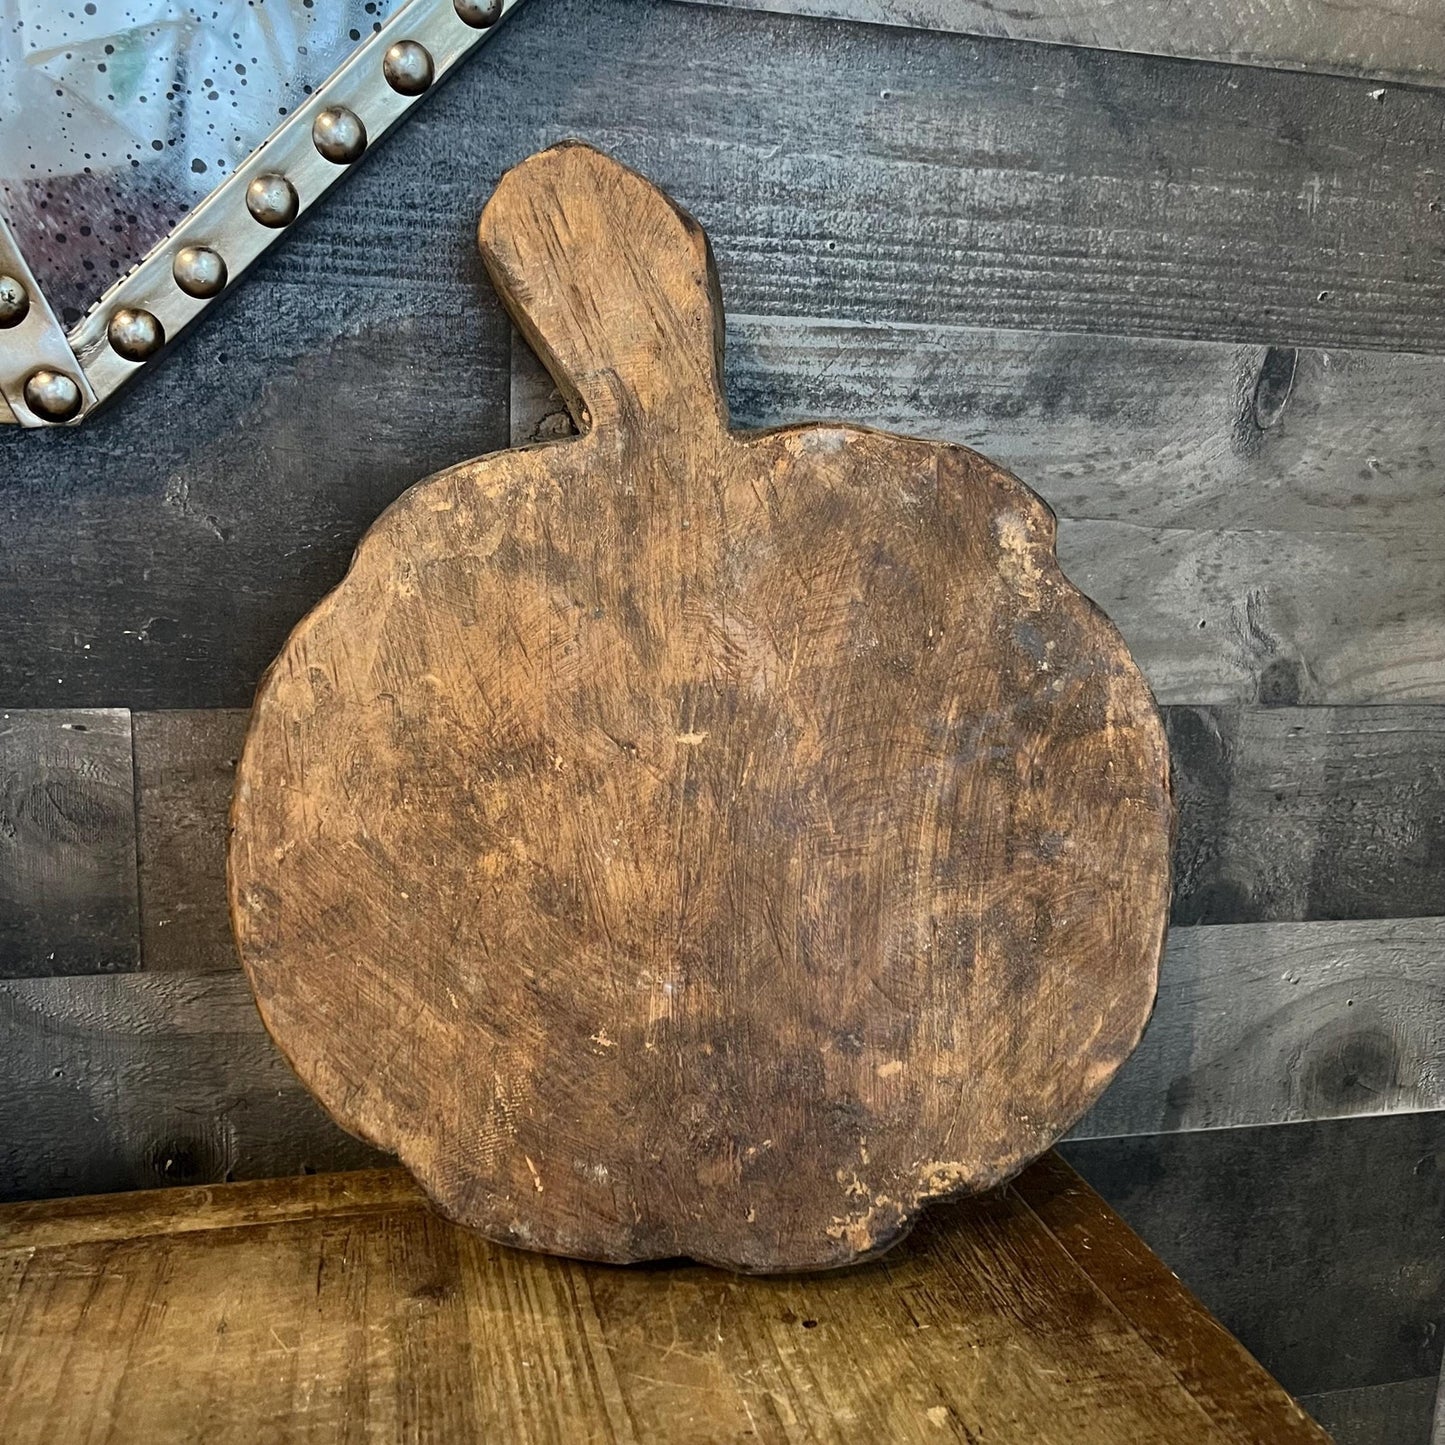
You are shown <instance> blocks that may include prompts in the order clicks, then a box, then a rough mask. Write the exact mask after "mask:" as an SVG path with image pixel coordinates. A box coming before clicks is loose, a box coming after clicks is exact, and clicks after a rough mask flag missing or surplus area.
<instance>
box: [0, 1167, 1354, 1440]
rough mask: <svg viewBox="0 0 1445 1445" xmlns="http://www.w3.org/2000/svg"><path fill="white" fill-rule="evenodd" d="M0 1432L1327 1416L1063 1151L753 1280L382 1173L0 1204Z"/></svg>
mask: <svg viewBox="0 0 1445 1445" xmlns="http://www.w3.org/2000/svg"><path fill="white" fill-rule="evenodd" d="M0 1272H3V1283H0V1438H3V1439H4V1440H5V1441H6V1442H8V1445H22V1442H32V1441H34V1442H45V1445H50V1442H57V1441H63V1442H66V1445H72V1442H88V1441H109V1442H121V1441H145V1442H147V1445H155V1442H160V1441H171V1440H205V1441H207V1442H215V1445H220V1442H224V1441H232V1440H234V1441H238V1442H244V1445H263V1442H273V1441H274V1442H281V1441H293V1440H298V1441H299V1440H308V1441H319V1440H326V1441H330V1440H348V1441H350V1440H378V1441H388V1442H390V1441H398V1440H443V1441H447V1442H464V1441H473V1440H476V1441H480V1440H489V1441H509V1442H510V1441H530V1440H546V1441H562V1442H567V1445H573V1442H580V1441H587V1440H606V1441H637V1440H662V1441H668V1442H685V1441H699V1442H701V1441H708V1442H713V1441H732V1440H739V1441H741V1440H751V1441H866V1442H869V1445H873V1442H883V1441H888V1442H894V1441H935V1440H936V1441H946V1440H959V1441H972V1442H984V1441H986V1442H989V1445H1003V1442H1028V1445H1053V1442H1058V1445H1105V1442H1108V1445H1138V1442H1154V1445H1157V1442H1176V1441H1177V1442H1188V1445H1211V1442H1223V1441H1231V1442H1239V1445H1243V1442H1250V1445H1256V1442H1268V1445H1290V1442H1304V1441H1313V1442H1321V1441H1324V1440H1325V1439H1326V1437H1325V1436H1324V1434H1323V1433H1322V1432H1321V1431H1320V1430H1319V1429H1318V1427H1316V1426H1315V1425H1314V1424H1313V1423H1311V1422H1310V1421H1309V1419H1308V1418H1307V1417H1306V1416H1305V1415H1304V1414H1303V1412H1302V1411H1301V1410H1300V1409H1299V1407H1298V1406H1296V1405H1295V1404H1294V1402H1293V1401H1292V1400H1291V1399H1290V1398H1289V1396H1288V1395H1287V1394H1285V1392H1284V1391H1283V1389H1281V1388H1280V1386H1279V1385H1277V1384H1276V1383H1275V1382H1274V1381H1273V1380H1272V1379H1271V1378H1270V1377H1269V1376H1268V1375H1267V1374H1266V1373H1265V1372H1264V1370H1263V1369H1262V1368H1261V1367H1260V1366H1259V1365H1258V1364H1257V1363H1256V1362H1255V1361H1254V1360H1253V1359H1252V1358H1251V1357H1250V1356H1249V1355H1248V1354H1247V1353H1246V1352H1245V1350H1244V1349H1243V1348H1242V1347H1241V1346H1240V1345H1239V1344H1238V1343H1237V1342H1236V1341H1235V1340H1234V1339H1233V1338H1231V1336H1230V1335H1229V1334H1228V1333H1227V1332H1226V1331H1225V1330H1224V1329H1223V1328H1222V1327H1221V1326H1220V1325H1219V1324H1218V1323H1217V1322H1216V1321H1215V1320H1214V1319H1213V1318H1212V1317H1211V1316H1210V1315H1209V1314H1208V1313H1207V1312H1206V1311H1205V1310H1204V1308H1203V1307H1202V1306H1201V1305H1200V1304H1199V1303H1198V1301H1196V1300H1195V1299H1194V1298H1193V1297H1192V1296H1191V1295H1190V1294H1189V1293H1188V1292H1187V1291H1186V1290H1185V1289H1184V1288H1183V1286H1182V1285H1180V1283H1179V1281H1178V1280H1177V1279H1175V1278H1174V1276H1173V1275H1172V1274H1170V1272H1169V1271H1168V1270H1167V1269H1166V1268H1165V1267H1164V1266H1163V1265H1162V1264H1161V1263H1160V1262H1159V1260H1158V1259H1156V1258H1155V1257H1154V1256H1153V1255H1152V1254H1150V1253H1149V1251H1148V1250H1147V1249H1146V1248H1145V1247H1144V1246H1143V1245H1142V1244H1141V1243H1140V1241H1139V1240H1138V1239H1137V1238H1136V1236H1135V1235H1133V1234H1132V1233H1131V1232H1130V1231H1129V1230H1128V1229H1127V1228H1126V1227H1125V1225H1124V1224H1123V1223H1121V1221H1120V1220H1119V1219H1118V1217H1117V1216H1116V1215H1114V1214H1113V1213H1112V1212H1111V1211H1110V1210H1109V1209H1108V1208H1107V1207H1106V1206H1105V1205H1104V1204H1103V1202H1102V1201H1101V1200H1100V1199H1099V1198H1098V1196H1097V1195H1095V1194H1094V1193H1093V1192H1092V1191H1091V1190H1090V1189H1089V1188H1088V1187H1087V1186H1086V1185H1084V1184H1083V1183H1082V1182H1081V1181H1080V1180H1079V1179H1078V1177H1077V1176H1076V1175H1074V1174H1073V1173H1072V1171H1070V1170H1069V1169H1068V1167H1067V1166H1065V1165H1064V1164H1062V1163H1061V1162H1060V1161H1059V1160H1058V1159H1057V1158H1056V1157H1054V1156H1052V1155H1051V1156H1048V1157H1047V1158H1045V1159H1044V1160H1043V1161H1042V1162H1041V1163H1039V1164H1037V1165H1036V1166H1035V1167H1034V1168H1033V1169H1031V1170H1030V1171H1029V1172H1028V1173H1027V1174H1025V1175H1024V1176H1023V1177H1022V1178H1021V1179H1020V1180H1019V1181H1018V1182H1017V1183H1016V1184H1015V1185H1013V1186H1012V1187H1010V1188H1008V1189H1005V1190H1002V1191H1000V1192H998V1193H995V1194H992V1195H989V1196H986V1197H984V1198H981V1199H977V1200H973V1201H970V1202H968V1203H965V1204H962V1205H957V1206H951V1207H943V1208H939V1209H937V1210H935V1211H934V1213H933V1214H932V1215H931V1216H929V1217H928V1218H927V1219H926V1220H925V1222H924V1223H923V1224H922V1225H921V1226H920V1227H919V1228H918V1230H917V1231H916V1232H915V1233H914V1234H913V1236H912V1237H911V1238H909V1239H908V1240H907V1241H905V1242H904V1244H902V1245H901V1246H900V1247H899V1248H898V1249H897V1250H895V1251H893V1252H892V1253H890V1254H888V1255H887V1256H885V1257H884V1258H883V1259H881V1260H879V1261H877V1262H874V1263H872V1264H869V1265H865V1266H860V1267H858V1268H856V1269H852V1270H847V1271H842V1272H839V1273H835V1274H822V1275H808V1276H794V1277H786V1278H769V1279H750V1278H742V1277H738V1276H733V1275H728V1274H723V1273H720V1272H717V1271H715V1270H710V1269H704V1268H701V1267H698V1266H692V1265H678V1266H655V1267H646V1268H632V1269H618V1268H611V1267H607V1266H596V1265H583V1264H576V1263H573V1262H570V1261H565V1260H557V1259H551V1258H546V1257H543V1256H539V1255H529V1254H523V1253H518V1252H515V1251H512V1250H509V1249H505V1248H501V1247H499V1246H496V1245H492V1244H488V1243H487V1242H485V1241H484V1240H481V1239H479V1238H477V1237H476V1236H474V1235H470V1234H468V1233H466V1232H465V1231H463V1230H460V1229H457V1228H455V1227H454V1226H452V1225H450V1224H447V1223H446V1222H445V1221H443V1220H442V1219H441V1218H439V1217H438V1216H437V1215H436V1214H435V1213H433V1212H432V1210H431V1209H430V1208H429V1207H428V1205H427V1204H426V1202H425V1200H424V1199H423V1198H422V1196H421V1195H420V1194H419V1193H418V1191H417V1190H416V1188H415V1186H414V1185H413V1184H412V1183H411V1181H410V1179H409V1178H408V1177H407V1176H406V1175H405V1174H403V1173H401V1172H400V1171H378V1172H372V1173H359V1174H337V1175H326V1176H319V1177H314V1178H308V1179H301V1180H289V1181H284V1182H270V1183H261V1184H232V1185H224V1186H219V1187H216V1188H209V1189H207V1188H202V1189H178V1190H168V1191H162V1192H156V1193H144V1194H130V1195H121V1196H107V1197H97V1198H88V1199H79V1200H66V1201H61V1202H49V1203H35V1204H20V1205H11V1206H8V1207H6V1208H5V1209H3V1210H0Z"/></svg>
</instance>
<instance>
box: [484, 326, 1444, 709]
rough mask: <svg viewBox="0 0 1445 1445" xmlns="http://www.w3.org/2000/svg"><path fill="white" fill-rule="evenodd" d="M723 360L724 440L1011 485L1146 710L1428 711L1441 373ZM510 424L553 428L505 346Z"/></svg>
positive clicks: (967, 355) (1126, 356)
mask: <svg viewBox="0 0 1445 1445" xmlns="http://www.w3.org/2000/svg"><path fill="white" fill-rule="evenodd" d="M727 360H728V380H729V395H730V401H731V403H732V406H733V410H734V416H735V420H736V422H737V423H738V424H739V425H744V426H772V425H787V424H790V423H794V422H798V421H802V420H805V419H810V418H813V417H818V416H823V417H846V418H849V419H852V420H856V421H858V422H861V423H866V424H869V425H874V426H880V427H883V428H884V429H886V430H893V431H900V432H904V433H914V434H918V435H922V436H926V437H929V438H937V439H945V440H952V441H956V442H962V443H964V444H966V445H969V446H973V447H975V448H977V449H978V450H980V451H982V452H984V453H985V454H986V455H988V456H990V457H992V458H993V459H994V460H996V461H999V462H1002V463H1003V464H1004V465H1005V466H1007V467H1009V468H1010V469H1011V470H1013V471H1014V472H1015V473H1017V474H1018V475H1019V476H1021V477H1022V478H1023V479H1024V480H1025V481H1027V482H1028V483H1029V484H1030V485H1031V486H1033V487H1034V489H1035V490H1036V491H1038V492H1039V493H1040V494H1041V495H1042V496H1043V497H1044V499H1045V500H1046V501H1048V502H1049V504H1050V505H1051V506H1052V507H1053V508H1054V510H1055V511H1056V512H1057V513H1058V514H1059V517H1060V519H1061V521H1060V534H1059V556H1060V560H1061V561H1062V563H1063V565H1064V568H1065V570H1066V571H1067V572H1068V573H1069V575H1070V576H1071V577H1073V579H1074V580H1075V581H1076V582H1078V583H1079V585H1080V586H1082V587H1083V588H1084V590H1085V591H1086V592H1088V593H1089V594H1090V595H1091V596H1093V597H1094V598H1095V600H1096V601H1098V602H1099V603H1101V605H1103V606H1104V607H1105V609H1106V610H1107V611H1108V612H1109V614H1110V615H1111V616H1112V617H1113V619H1114V620H1115V622H1116V623H1117V624H1118V625H1119V627H1120V629H1121V630H1122V631H1123V633H1124V636H1125V638H1126V640H1127V641H1128V642H1129V643H1130V646H1131V648H1132V650H1133V652H1134V654H1135V656H1136V658H1137V659H1138V660H1139V662H1140V664H1141V666H1142V667H1143V668H1144V671H1145V674H1146V676H1147V677H1148V678H1149V681H1150V683H1151V684H1152V686H1153V688H1154V691H1155V693H1156V695H1157V696H1158V697H1159V698H1160V699H1161V701H1166V702H1219V703H1223V702H1228V701H1257V702H1261V703H1264V704H1267V705H1279V704H1289V703H1309V704H1317V703H1344V702H1360V703H1376V702H1382V701H1387V700H1388V701H1401V700H1405V699H1417V700H1427V699H1428V700H1440V699H1442V698H1445V647H1442V645H1441V643H1440V638H1441V637H1442V636H1445V581H1442V578H1445V493H1442V492H1441V489H1440V486H1439V482H1438V478H1437V476H1436V467H1437V461H1436V459H1437V458H1438V456H1439V455H1440V451H1441V446H1442V443H1445V423H1442V420H1441V417H1440V413H1439V409H1438V408H1435V407H1431V406H1426V405H1422V404H1421V399H1422V398H1423V397H1424V396H1425V395H1427V394H1431V395H1433V394H1434V393H1435V391H1437V390H1438V389H1439V388H1440V387H1441V386H1442V385H1445V362H1442V361H1440V360H1438V359H1437V358H1434V357H1418V356H1411V357H1407V356H1372V355H1369V354H1366V353H1362V352H1315V351H1297V350H1295V349H1291V348H1251V347H1234V346H1220V345H1213V344H1208V343H1199V342H1178V341H1171V342H1164V341H1157V340H1151V339H1141V338H1124V337H1104V336H1065V335H1058V334H1054V333H1046V334H1043V335H1040V334H1036V333H1020V332H988V331H983V330H980V329H977V328H934V327H926V326H925V327H895V326H867V327H863V326H850V325H842V324H836V323H828V322H809V321H797V320H777V319H770V318H763V317H745V318H741V319H739V318H734V324H733V329H732V335H731V339H730V343H729V347H728V358H727ZM511 417H512V437H513V443H514V444H523V443H525V442H529V441H541V440H546V439H548V438H549V437H552V436H555V435H557V434H559V433H565V429H566V427H567V419H566V415H565V411H564V410H563V409H562V406H561V402H560V399H559V398H558V396H557V394H556V392H555V391H554V390H553V389H552V386H551V383H550V380H549V379H548V378H547V377H546V375H545V373H544V372H542V371H541V369H540V366H539V364H538V363H537V362H536V361H535V359H534V358H532V357H531V354H530V352H528V351H527V350H526V348H525V347H524V346H521V345H520V344H518V345H516V346H515V347H514V357H513V378H512V411H511Z"/></svg>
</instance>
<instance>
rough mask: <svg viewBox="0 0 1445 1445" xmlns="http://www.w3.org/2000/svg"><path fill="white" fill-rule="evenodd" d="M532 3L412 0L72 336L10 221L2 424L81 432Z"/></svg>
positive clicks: (2, 277) (0, 338)
mask: <svg viewBox="0 0 1445 1445" xmlns="http://www.w3.org/2000/svg"><path fill="white" fill-rule="evenodd" d="M523 3H525V0H405V3H404V4H402V5H401V6H400V7H399V8H398V10H397V11H396V13H395V14H394V15H393V16H392V17H391V18H390V19H389V20H387V21H386V22H385V23H384V24H383V25H382V27H381V29H380V30H378V31H377V32H376V33H375V34H373V35H370V36H368V37H367V38H366V39H365V40H363V41H361V42H360V43H359V44H358V45H357V47H356V49H355V50H353V51H352V52H351V54H350V55H349V56H348V57H347V58H346V59H345V60H344V61H343V62H342V63H341V65H340V66H339V67H338V68H337V69H336V70H335V71H334V72H333V73H332V74H331V76H330V77H329V78H328V79H327V80H326V81H325V82H323V83H322V84H321V85H318V86H317V87H316V89H315V91H314V92H313V93H312V94H311V95H309V96H307V97H306V99H305V102H304V103H303V104H301V105H298V106H297V107H296V108H295V109H294V110H293V111H292V112H291V113H290V114H289V115H288V116H287V117H286V119H285V120H284V121H283V122H282V123H281V124H280V125H279V126H277V127H276V129H275V130H273V131H272V132H271V134H270V135H269V136H267V138H266V139H265V140H263V141H262V142H261V144H260V145H258V146H257V147H256V148H255V149H254V150H253V151H252V152H251V153H250V154H249V155H248V156H247V157H246V159H245V160H244V161H243V162H242V163H241V164H240V165H239V166H237V167H236V169H235V170H234V171H233V172H232V173H231V174H230V175H229V176H227V177H226V179H225V180H224V181H222V182H221V183H220V185H218V186H217V187H216V188H215V190H213V191H212V192H211V193H210V194H209V195H208V196H207V197H206V198H205V200H204V201H202V202H201V203H200V205H198V206H197V207H196V208H195V209H194V210H193V211H191V212H190V213H189V214H188V215H186V216H185V217H183V218H182V220H181V221H180V222H179V223H178V224H177V225H176V226H175V227H174V228H173V229H172V230H171V232H170V233H169V234H168V235H167V236H166V237H165V239H164V240H162V241H161V242H160V243H159V244H158V245H156V246H155V247H154V248H153V249H152V250H151V251H150V252H149V253H148V254H147V255H146V256H145V257H144V258H143V259H142V260H141V261H140V262H139V263H138V264H137V265H136V266H134V267H133V268H132V269H131V270H130V271H129V272H128V273H127V274H126V275H125V276H123V277H122V278H121V279H120V280H119V281H117V282H116V283H115V284H114V285H112V286H111V287H109V288H108V289H107V290H106V291H105V292H104V293H103V294H102V295H101V297H100V298H99V300H97V301H96V303H95V304H94V305H93V306H92V307H91V309H90V310H89V312H87V314H86V315H85V316H84V317H83V318H82V319H81V321H80V322H79V323H78V324H77V325H76V326H75V327H74V328H73V329H72V330H71V331H70V333H69V334H68V335H67V334H66V331H65V329H64V327H63V326H62V325H61V323H60V321H59V319H58V317H57V316H56V314H55V311H54V310H53V308H52V307H51V306H50V304H49V303H48V302H47V301H46V299H45V296H44V294H43V293H42V291H41V289H40V287H39V286H38V284H37V283H36V280H35V275H34V273H33V271H32V270H31V268H30V267H29V265H27V263H26V260H25V257H24V256H23V255H22V254H21V252H20V248H19V246H18V245H17V243H16V241H15V238H14V236H13V234H12V233H11V231H10V228H9V227H8V226H7V225H6V224H5V220H4V218H3V216H0V423H3V422H18V423H19V424H20V425H21V426H23V427H35V428H43V427H52V426H75V425H77V424H78V423H80V422H82V421H84V420H85V418H86V417H87V416H88V415H89V414H90V413H91V412H92V411H93V410H94V409H95V408H96V407H98V406H100V405H101V404H102V403H104V402H105V401H107V400H108V399H109V398H110V397H111V396H113V395H114V394H115V393H116V392H117V391H119V390H120V389H121V388H122V387H123V386H125V384H126V383H127V382H129V381H130V380H132V379H133V378H134V377H135V376H137V375H139V374H140V373H141V372H142V371H144V370H145V367H146V365H147V364H148V363H149V362H150V361H152V360H153V359H154V358H155V357H156V356H158V355H160V353H161V351H162V350H163V349H164V348H165V346H166V345H167V344H168V343H169V342H171V341H173V340H174V339H175V338H176V337H177V336H178V335H179V334H180V333H181V332H182V331H183V330H184V329H185V328H186V327H187V326H188V325H189V324H190V323H191V322H192V321H194V320H195V318H196V317H197V316H199V315H200V314H201V312H203V311H204V310H205V309H206V307H207V306H208V305H209V304H210V303H211V302H212V301H213V300H215V299H217V298H218V297H220V296H223V295H225V293H226V292H227V291H228V290H229V289H230V287H231V286H233V285H234V284H235V283H236V281H237V280H238V279H239V278H240V277H241V275H242V274H243V273H244V272H245V270H246V268H247V267H248V266H250V265H251V263H252V262H253V261H255V260H256V259H257V257H259V256H260V255H261V254H262V253H263V252H264V251H266V250H267V249H268V248H269V247H270V246H271V245H273V244H274V243H275V242H276V241H277V240H278V239H279V238H280V237H281V236H283V235H284V234H285V233H286V231H287V230H288V229H289V228H290V226H291V225H292V224H293V223H294V222H295V221H296V220H297V219H298V218H299V217H300V216H303V215H304V214H305V213H306V212H307V211H308V210H309V209H310V208H311V207H312V206H313V205H315V203H316V202H317V201H318V200H320V199H321V197H322V196H323V195H325V193H326V192H327V191H328V190H330V189H331V187H332V186H333V185H335V184H336V182H337V181H338V180H340V179H341V177H342V176H344V175H345V174H346V173H347V172H348V171H349V170H350V169H351V168H352V166H354V165H355V164H356V163H357V162H358V161H359V160H361V158H362V157H363V156H364V155H365V154H366V152H367V151H368V150H370V149H371V148H372V147H373V146H374V145H375V144H376V142H377V141H378V140H380V139H381V137H382V136H383V135H384V134H385V133H386V132H387V131H389V130H390V129H391V128H392V127H393V126H394V125H396V124H398V123H399V122H400V121H401V120H403V119H404V118H405V117H406V116H407V115H408V114H409V113H410V111H411V110H412V108H413V107H414V106H415V105H416V104H417V102H418V101H419V100H420V99H421V98H422V97H423V96H424V95H426V94H427V93H428V92H429V91H430V90H431V89H432V88H433V87H434V86H435V85H436V84H437V83H438V82H440V81H441V80H443V79H444V78H445V77H446V76H447V75H448V74H449V73H450V72H451V71H452V70H454V69H455V68H456V67H457V65H458V64H460V62H461V61H462V60H463V59H465V57H466V56H467V55H469V54H470V53H471V52H472V51H473V50H474V49H476V47H477V46H478V45H480V44H482V43H483V42H484V41H486V40H488V39H490V37H491V36H492V35H494V34H495V33H496V31H497V29H498V27H499V26H500V24H501V22H502V21H503V20H505V19H506V17H507V16H508V15H510V14H511V13H512V11H514V10H516V9H517V8H518V6H520V5H522V4H523Z"/></svg>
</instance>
